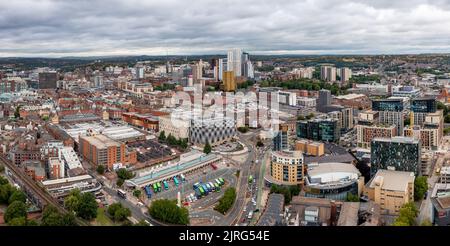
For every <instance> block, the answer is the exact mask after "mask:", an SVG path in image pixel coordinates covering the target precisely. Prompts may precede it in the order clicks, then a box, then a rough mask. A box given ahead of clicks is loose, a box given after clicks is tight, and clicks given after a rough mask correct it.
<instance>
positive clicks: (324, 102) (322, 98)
mask: <svg viewBox="0 0 450 246" xmlns="http://www.w3.org/2000/svg"><path fill="white" fill-rule="evenodd" d="M330 104H331V91H329V90H324V89H322V90H320V91H319V100H318V103H317V111H319V112H322V111H323V110H324V108H325V106H328V105H330Z"/></svg>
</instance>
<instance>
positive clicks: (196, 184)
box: [192, 182, 200, 190]
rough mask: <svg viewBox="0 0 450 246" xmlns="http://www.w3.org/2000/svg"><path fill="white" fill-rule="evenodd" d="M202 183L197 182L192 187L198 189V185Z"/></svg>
mask: <svg viewBox="0 0 450 246" xmlns="http://www.w3.org/2000/svg"><path fill="white" fill-rule="evenodd" d="M199 185H200V183H199V182H197V183H195V184H194V185H193V186H192V188H193V189H194V190H195V189H197V187H198V186H199Z"/></svg>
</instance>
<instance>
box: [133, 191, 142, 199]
mask: <svg viewBox="0 0 450 246" xmlns="http://www.w3.org/2000/svg"><path fill="white" fill-rule="evenodd" d="M141 194H142V191H141V190H138V189H136V190H134V191H133V196H135V197H137V198H139V197H141Z"/></svg>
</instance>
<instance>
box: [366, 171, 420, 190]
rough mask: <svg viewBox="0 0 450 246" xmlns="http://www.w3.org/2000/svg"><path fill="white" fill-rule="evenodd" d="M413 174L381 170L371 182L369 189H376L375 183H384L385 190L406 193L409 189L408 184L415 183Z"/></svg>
mask: <svg viewBox="0 0 450 246" xmlns="http://www.w3.org/2000/svg"><path fill="white" fill-rule="evenodd" d="M414 179H415V177H414V173H413V172H403V171H393V170H384V169H380V170H378V171H377V173H376V174H375V176H374V177H373V178H372V180H370V184H369V187H370V188H374V187H375V183H376V182H378V181H383V184H382V186H381V188H382V189H385V190H393V191H405V190H407V189H408V183H414Z"/></svg>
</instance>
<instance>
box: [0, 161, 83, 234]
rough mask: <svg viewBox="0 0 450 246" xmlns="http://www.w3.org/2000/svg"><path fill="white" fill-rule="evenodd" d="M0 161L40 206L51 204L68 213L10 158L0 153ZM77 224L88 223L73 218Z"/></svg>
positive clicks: (63, 212) (59, 210) (61, 211)
mask: <svg viewBox="0 0 450 246" xmlns="http://www.w3.org/2000/svg"><path fill="white" fill-rule="evenodd" d="M0 163H2V164H3V165H5V166H6V167H7V168H8V169H9V170H10V171H11V173H12V174H13V175H14V177H15V178H16V179H18V180H19V182H20V183H21V184H22V185H23V186H24V188H25V189H26V190H27V191H28V192H31V193H32V194H33V196H34V198H35V199H36V200H37V202H38V203H39V205H40V207H41V208H42V209H43V208H44V207H45V206H47V205H52V206H53V207H55V208H56V209H57V210H58V212H60V213H62V214H67V213H69V212H68V211H67V210H66V209H64V208H63V207H61V205H60V204H59V203H58V201H57V200H56V199H54V198H53V197H52V196H51V195H50V194H48V193H47V191H46V190H45V188H44V187H42V186H39V185H38V183H36V182H35V181H34V180H32V179H31V178H30V177H29V176H28V175H26V174H25V173H24V172H23V171H22V170H20V169H19V168H18V167H17V166H16V165H14V164H13V163H12V162H11V161H10V160H8V159H6V158H5V157H4V156H3V155H0ZM75 220H76V222H77V224H78V225H83V226H87V225H89V224H88V223H87V222H86V221H84V220H81V219H79V218H75Z"/></svg>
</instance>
